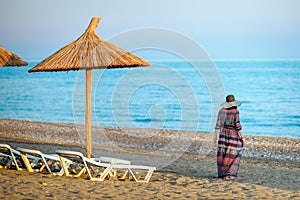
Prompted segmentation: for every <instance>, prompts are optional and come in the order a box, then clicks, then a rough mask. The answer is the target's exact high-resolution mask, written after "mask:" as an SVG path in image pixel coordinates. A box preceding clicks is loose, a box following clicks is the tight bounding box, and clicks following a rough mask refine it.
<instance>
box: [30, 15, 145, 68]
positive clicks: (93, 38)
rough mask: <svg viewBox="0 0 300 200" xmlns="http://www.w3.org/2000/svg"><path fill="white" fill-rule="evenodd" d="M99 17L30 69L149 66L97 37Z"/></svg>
mask: <svg viewBox="0 0 300 200" xmlns="http://www.w3.org/2000/svg"><path fill="white" fill-rule="evenodd" d="M99 21H100V18H93V19H92V20H91V22H90V25H89V26H88V28H87V30H86V31H85V33H84V34H83V35H82V36H80V37H79V38H78V39H77V40H76V41H74V42H72V43H70V44H68V45H67V46H65V47H63V48H61V49H60V50H58V51H57V52H56V53H54V54H53V55H51V56H50V57H48V58H46V59H45V60H43V61H42V62H41V63H39V64H38V65H36V66H35V67H34V68H32V69H30V70H29V72H38V71H69V70H81V69H97V68H98V69H101V68H124V67H136V66H149V65H150V63H148V62H146V61H144V60H142V59H141V58H139V57H137V56H135V55H133V54H132V53H130V52H127V51H125V50H123V49H121V48H120V47H118V46H116V45H114V44H112V43H109V42H107V41H104V40H102V39H100V38H99V37H98V36H97V35H96V34H95V29H96V28H97V25H98V23H99Z"/></svg>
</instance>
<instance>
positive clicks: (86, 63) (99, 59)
mask: <svg viewBox="0 0 300 200" xmlns="http://www.w3.org/2000/svg"><path fill="white" fill-rule="evenodd" d="M99 22H100V18H92V20H91V22H90V24H89V26H88V28H87V29H86V31H85V32H84V34H83V35H82V36H80V37H79V38H78V39H77V40H76V41H74V42H72V43H70V44H68V45H67V46H65V47H63V48H61V49H60V50H58V51H57V52H56V53H54V54H53V55H51V56H50V57H48V58H46V59H45V60H43V61H42V62H41V63H39V64H38V65H36V66H35V67H33V68H32V69H30V70H29V72H47V71H69V70H86V155H87V157H90V156H91V151H92V138H91V85H92V69H107V68H108V69H110V68H125V67H137V66H150V63H148V62H146V61H144V60H142V59H141V58H139V57H137V56H135V55H133V54H131V53H129V52H127V51H125V50H123V49H121V48H120V47H117V46H116V45H114V44H111V43H109V42H106V41H103V40H102V39H100V38H99V37H98V36H97V35H96V34H95V29H96V28H97V26H98V23H99Z"/></svg>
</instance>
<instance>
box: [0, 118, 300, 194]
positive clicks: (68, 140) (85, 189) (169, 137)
mask: <svg viewBox="0 0 300 200" xmlns="http://www.w3.org/2000/svg"><path fill="white" fill-rule="evenodd" d="M92 132H93V141H94V143H93V155H94V156H99V155H106V156H114V157H119V158H123V159H130V160H131V161H132V163H135V164H145V165H152V166H156V167H157V169H158V170H157V171H156V172H155V173H154V174H153V177H152V178H151V180H150V182H149V183H147V184H139V183H134V182H122V181H117V182H116V181H115V182H113V181H108V180H107V181H105V183H98V182H91V181H88V180H84V179H69V178H64V177H52V176H50V175H47V174H34V175H33V174H29V173H27V172H16V171H14V170H3V169H1V170H0V177H1V181H0V198H1V199H10V198H25V197H30V198H58V199H59V198H62V197H70V198H83V199H88V198H90V199H95V198H99V199H101V198H105V197H106V198H109V197H111V198H113V199H122V198H131V199H140V198H142V197H145V199H151V198H152V199H153V198H158V199H172V198H192V199H195V198H198V199H202V198H203V199H218V198H224V195H226V197H228V198H229V199H232V198H248V199H251V198H267V199H283V198H284V199H297V198H298V199H299V198H300V195H299V191H300V180H299V177H300V167H299V166H300V139H297V138H278V137H259V136H245V138H246V146H245V149H244V154H243V157H242V161H241V166H240V171H239V178H238V179H237V180H236V181H234V182H235V183H234V184H232V182H226V181H222V180H220V179H218V178H216V163H215V151H216V146H215V145H214V144H213V143H212V135H211V134H207V133H199V132H189V131H169V130H155V129H135V128H120V127H93V130H92ZM0 143H6V144H10V145H11V146H12V147H14V148H16V147H25V148H32V149H38V150H41V151H43V152H44V153H53V152H54V151H55V150H56V149H69V150H76V151H81V152H84V151H85V150H84V126H83V125H74V124H66V123H45V122H35V121H26V120H13V119H0ZM11 180H14V181H13V182H11ZM9 184H11V186H10V187H9V189H8V188H7V187H8V185H9ZM41 188H45V191H46V192H45V191H41ZM133 188H136V189H137V190H134V191H133V190H132V189H133ZM108 190H110V191H111V193H108ZM129 191H130V192H129Z"/></svg>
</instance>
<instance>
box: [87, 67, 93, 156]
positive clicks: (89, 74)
mask: <svg viewBox="0 0 300 200" xmlns="http://www.w3.org/2000/svg"><path fill="white" fill-rule="evenodd" d="M91 90H92V70H91V69H87V70H86V108H85V131H86V156H87V157H88V158H91V153H92V133H91V129H92V126H91Z"/></svg>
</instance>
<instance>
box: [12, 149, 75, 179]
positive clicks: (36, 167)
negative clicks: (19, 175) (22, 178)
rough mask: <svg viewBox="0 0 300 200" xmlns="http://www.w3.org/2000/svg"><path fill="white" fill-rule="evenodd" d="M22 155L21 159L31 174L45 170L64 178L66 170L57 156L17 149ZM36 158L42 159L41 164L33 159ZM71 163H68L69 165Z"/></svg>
mask: <svg viewBox="0 0 300 200" xmlns="http://www.w3.org/2000/svg"><path fill="white" fill-rule="evenodd" d="M17 150H18V151H20V153H21V157H22V159H23V161H24V163H25V166H26V167H27V170H28V171H29V172H42V171H43V170H44V169H45V168H46V170H47V172H49V173H50V174H53V175H58V176H62V175H63V173H64V170H63V168H62V166H61V164H60V159H59V156H58V155H57V154H44V153H42V152H41V151H38V150H32V149H24V148H17ZM32 157H36V158H39V159H40V162H38V163H37V162H36V161H35V160H33V159H32ZM69 164H70V162H67V165H69Z"/></svg>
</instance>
